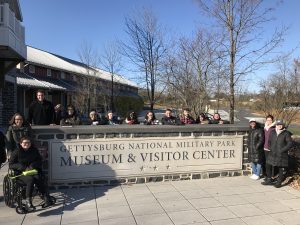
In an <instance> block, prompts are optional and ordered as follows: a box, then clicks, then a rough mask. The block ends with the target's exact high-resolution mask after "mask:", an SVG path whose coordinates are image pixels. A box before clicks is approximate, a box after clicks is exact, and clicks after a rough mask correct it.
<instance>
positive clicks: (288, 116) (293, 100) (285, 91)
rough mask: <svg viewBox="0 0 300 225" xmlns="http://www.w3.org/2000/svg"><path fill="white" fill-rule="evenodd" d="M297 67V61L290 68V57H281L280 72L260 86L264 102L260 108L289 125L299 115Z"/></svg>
mask: <svg viewBox="0 0 300 225" xmlns="http://www.w3.org/2000/svg"><path fill="white" fill-rule="evenodd" d="M297 67H298V66H297V61H294V64H293V65H292V66H290V64H289V60H288V57H285V56H281V57H280V59H279V60H278V63H277V68H278V72H276V73H274V74H272V75H270V76H269V77H268V78H267V79H266V80H264V81H262V82H261V84H260V87H261V93H260V95H261V98H262V99H263V101H262V102H261V104H260V105H258V107H260V108H261V109H262V110H263V112H264V113H265V114H266V115H267V114H273V115H274V116H275V117H276V118H280V119H283V120H285V121H286V123H287V125H289V124H290V123H291V122H292V121H293V119H294V118H295V116H296V115H297V114H299V96H300V92H299V81H298V80H299V78H298V77H299V74H298V72H297ZM295 104H296V105H295ZM297 105H298V106H297ZM295 106H297V107H295Z"/></svg>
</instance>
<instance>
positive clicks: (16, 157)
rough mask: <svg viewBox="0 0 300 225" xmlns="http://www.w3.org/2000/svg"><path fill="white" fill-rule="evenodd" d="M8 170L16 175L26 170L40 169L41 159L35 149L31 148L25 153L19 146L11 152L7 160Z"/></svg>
mask: <svg viewBox="0 0 300 225" xmlns="http://www.w3.org/2000/svg"><path fill="white" fill-rule="evenodd" d="M9 168H10V169H13V170H14V171H16V172H17V173H21V172H23V171H25V170H26V169H37V170H39V171H41V169H42V157H41V155H40V153H39V151H38V150H37V148H35V147H33V146H31V147H30V148H29V149H28V150H27V151H25V150H23V148H22V147H21V146H19V147H18V148H17V149H16V150H15V151H13V152H12V154H11V156H10V159H9Z"/></svg>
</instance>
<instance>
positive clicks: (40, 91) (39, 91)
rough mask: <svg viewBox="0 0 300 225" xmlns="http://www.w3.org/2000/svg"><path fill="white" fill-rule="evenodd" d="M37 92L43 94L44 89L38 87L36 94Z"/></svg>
mask: <svg viewBox="0 0 300 225" xmlns="http://www.w3.org/2000/svg"><path fill="white" fill-rule="evenodd" d="M37 93H43V94H45V91H44V90H42V89H38V90H37V91H36V94H37Z"/></svg>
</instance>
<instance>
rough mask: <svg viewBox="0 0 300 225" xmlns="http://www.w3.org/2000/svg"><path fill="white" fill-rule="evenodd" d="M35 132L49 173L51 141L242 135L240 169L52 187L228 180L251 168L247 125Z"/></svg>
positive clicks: (82, 128) (80, 127)
mask: <svg viewBox="0 0 300 225" xmlns="http://www.w3.org/2000/svg"><path fill="white" fill-rule="evenodd" d="M33 130H34V132H35V141H34V143H35V146H36V147H37V148H38V149H39V150H40V153H41V155H42V156H43V159H44V170H45V173H46V175H47V174H48V156H49V153H50V152H48V151H49V143H50V141H53V140H75V139H76V140H81V139H82V140H88V139H105V140H110V139H114V138H137V137H138V138H143V137H183V136H184V137H191V136H193V137H197V136H198V137H199V136H205V137H209V136H214V137H216V136H222V137H224V136H235V135H242V136H243V150H242V151H243V155H242V158H243V159H242V169H239V170H220V171H205V172H198V173H195V172H193V173H179V174H178V173H176V174H159V175H155V176H138V177H121V178H114V179H99V180H97V179H96V180H82V181H79V182H78V181H76V182H63V183H61V182H60V183H51V184H50V186H52V187H55V188H67V187H78V186H86V185H97V186H98V185H115V184H129V183H145V182H158V181H171V180H172V181H176V180H193V179H208V178H214V177H228V176H241V175H248V174H250V172H251V169H250V168H251V167H250V164H249V162H248V152H247V147H246V141H247V140H246V139H247V130H248V126H237V125H232V124H229V125H222V126H220V125H188V126H160V125H157V126H145V125H131V126H130V125H120V126H97V127H95V126H77V127H60V126H53V127H41V126H39V127H37V126H36V127H33Z"/></svg>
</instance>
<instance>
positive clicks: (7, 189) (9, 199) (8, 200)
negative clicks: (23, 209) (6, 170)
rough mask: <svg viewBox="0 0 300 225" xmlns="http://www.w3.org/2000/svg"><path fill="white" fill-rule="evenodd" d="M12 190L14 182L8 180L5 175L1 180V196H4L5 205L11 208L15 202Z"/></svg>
mask: <svg viewBox="0 0 300 225" xmlns="http://www.w3.org/2000/svg"><path fill="white" fill-rule="evenodd" d="M14 188H15V184H14V181H13V180H12V179H11V178H9V176H8V175H6V176H5V177H4V180H3V196H4V202H5V205H7V206H8V207H11V208H12V207H13V206H14V202H15V199H14V198H15V196H14V195H15V190H14Z"/></svg>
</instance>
